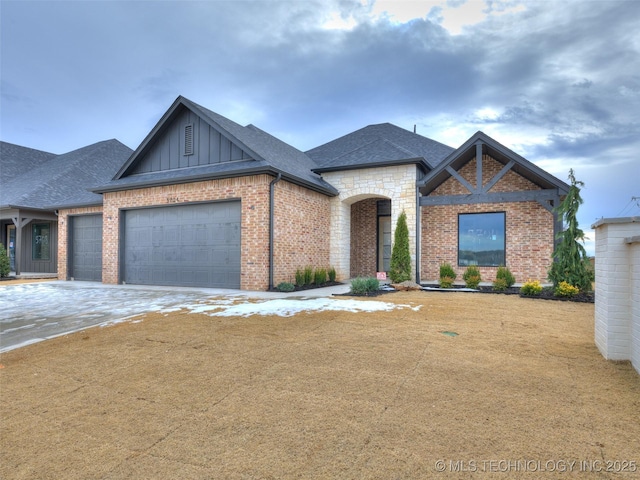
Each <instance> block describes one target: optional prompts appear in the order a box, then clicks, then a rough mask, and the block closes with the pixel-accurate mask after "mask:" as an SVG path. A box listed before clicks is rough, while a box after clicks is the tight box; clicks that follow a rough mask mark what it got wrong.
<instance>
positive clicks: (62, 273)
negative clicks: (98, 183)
mask: <svg viewBox="0 0 640 480" xmlns="http://www.w3.org/2000/svg"><path fill="white" fill-rule="evenodd" d="M92 213H93V214H96V213H102V207H101V206H100V207H86V208H71V209H66V210H60V211H59V212H58V280H67V278H68V277H69V272H68V271H67V267H68V265H69V257H68V251H69V247H68V240H69V216H70V215H87V214H92Z"/></svg>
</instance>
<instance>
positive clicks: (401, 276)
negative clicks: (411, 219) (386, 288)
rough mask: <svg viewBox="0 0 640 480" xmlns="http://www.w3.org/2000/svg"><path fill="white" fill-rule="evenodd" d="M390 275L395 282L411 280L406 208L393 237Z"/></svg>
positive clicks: (399, 218)
mask: <svg viewBox="0 0 640 480" xmlns="http://www.w3.org/2000/svg"><path fill="white" fill-rule="evenodd" d="M389 277H390V278H391V281H392V282H393V283H400V282H404V281H405V280H411V254H410V253H409V229H408V228H407V215H406V214H405V213H404V210H403V211H402V213H401V214H400V216H399V217H398V223H397V225H396V233H395V235H394V237H393V251H392V252H391V264H390V265H389Z"/></svg>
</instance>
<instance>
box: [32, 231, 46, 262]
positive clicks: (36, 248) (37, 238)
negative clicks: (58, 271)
mask: <svg viewBox="0 0 640 480" xmlns="http://www.w3.org/2000/svg"><path fill="white" fill-rule="evenodd" d="M50 233H51V226H50V225H49V224H48V223H36V224H34V225H33V240H32V249H31V251H32V252H33V253H32V258H33V259H34V260H50V259H51V246H50V243H49V239H50Z"/></svg>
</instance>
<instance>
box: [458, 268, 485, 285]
mask: <svg viewBox="0 0 640 480" xmlns="http://www.w3.org/2000/svg"><path fill="white" fill-rule="evenodd" d="M462 279H463V280H464V283H465V285H466V286H467V288H474V289H475V288H478V285H480V282H481V281H482V277H481V276H480V269H479V268H478V267H477V266H476V265H469V266H468V267H467V269H466V270H465V271H464V273H463V274H462Z"/></svg>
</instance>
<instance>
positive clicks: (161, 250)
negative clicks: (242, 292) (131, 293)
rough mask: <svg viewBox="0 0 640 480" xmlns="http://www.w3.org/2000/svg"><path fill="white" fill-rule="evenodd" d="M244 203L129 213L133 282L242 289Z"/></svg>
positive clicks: (128, 268) (128, 272)
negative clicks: (242, 215)
mask: <svg viewBox="0 0 640 480" xmlns="http://www.w3.org/2000/svg"><path fill="white" fill-rule="evenodd" d="M240 213H241V210H240V202H239V201H235V202H224V203H209V204H196V205H177V206H170V207H160V208H149V209H140V210H129V211H127V212H126V213H125V227H124V250H125V254H124V259H125V261H124V266H123V279H124V281H125V282H127V283H138V284H150V285H182V286H203V287H225V288H240V231H241V229H240Z"/></svg>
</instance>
